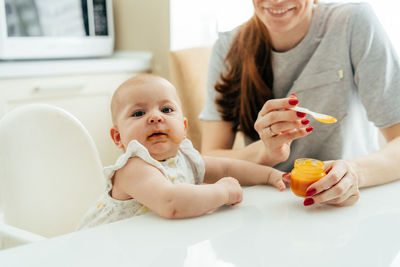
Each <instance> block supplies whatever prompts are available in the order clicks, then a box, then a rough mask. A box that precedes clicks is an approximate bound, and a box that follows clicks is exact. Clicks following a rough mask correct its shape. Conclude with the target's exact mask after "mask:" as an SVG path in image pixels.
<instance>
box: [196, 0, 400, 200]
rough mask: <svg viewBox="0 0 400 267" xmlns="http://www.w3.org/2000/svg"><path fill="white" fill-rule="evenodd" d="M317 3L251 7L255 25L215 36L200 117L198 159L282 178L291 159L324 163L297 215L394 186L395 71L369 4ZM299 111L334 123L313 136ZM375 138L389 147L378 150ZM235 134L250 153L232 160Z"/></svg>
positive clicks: (398, 143) (399, 96) (399, 116)
mask: <svg viewBox="0 0 400 267" xmlns="http://www.w3.org/2000/svg"><path fill="white" fill-rule="evenodd" d="M316 2H317V1H314V3H313V2H312V0H253V4H254V9H255V15H254V16H253V17H252V18H251V19H250V20H249V21H248V22H247V23H245V24H243V25H242V26H241V27H239V28H237V29H235V30H233V31H231V32H227V33H223V34H221V35H220V38H219V40H218V41H217V43H216V44H215V45H214V48H213V52H212V56H211V59H210V67H209V74H208V84H207V87H208V96H207V100H206V106H205V108H204V110H203V111H202V113H201V114H200V119H202V120H204V123H203V125H204V128H203V134H202V152H203V153H205V154H209V155H217V156H227V157H232V158H242V159H246V160H249V161H254V162H258V163H261V164H265V165H270V166H275V167H276V168H278V169H280V170H283V171H286V172H288V171H290V170H291V168H292V167H293V162H294V160H295V159H296V158H302V157H310V158H316V159H320V160H324V161H328V162H326V164H327V166H328V168H327V171H328V175H327V176H326V177H324V178H323V179H321V180H320V181H318V182H316V183H314V184H312V185H311V186H310V187H309V188H308V190H307V195H308V197H307V198H306V199H305V200H304V205H312V204H315V203H326V204H333V205H338V206H344V205H350V204H353V203H355V202H356V201H357V200H358V198H359V195H360V193H359V188H360V187H367V186H373V185H378V184H383V183H387V182H390V181H393V180H397V179H399V178H400V170H399V168H397V164H398V162H400V137H399V136H400V123H399V122H400V105H399V102H400V91H399V89H400V64H399V59H398V56H397V55H396V52H395V50H394V48H393V47H392V45H391V44H390V41H389V39H388V37H387V36H386V34H385V32H384V30H383V29H382V26H381V25H380V23H379V21H378V19H377V18H376V16H375V15H374V13H373V11H372V10H371V8H370V6H369V5H368V4H365V3H346V4H344V3H325V4H323V3H319V4H318V3H316ZM297 104H299V105H300V106H303V107H306V108H309V109H311V110H313V111H317V112H320V113H324V114H329V115H332V116H334V117H336V118H337V119H338V122H337V123H335V124H322V123H319V122H316V121H312V122H311V123H312V126H310V125H309V123H310V121H309V120H308V119H305V118H304V116H305V114H304V113H299V112H295V111H292V110H290V109H289V108H290V107H294V106H296V105H297ZM378 128H379V130H380V131H381V133H382V134H383V136H384V137H385V138H386V141H387V142H388V143H387V145H386V146H385V147H383V148H382V149H380V150H379V146H378V138H377V134H378ZM237 131H242V132H243V133H244V134H245V136H246V145H247V146H246V147H245V148H243V149H239V150H232V144H233V141H234V137H235V133H236V132H237ZM329 160H331V161H329ZM286 178H290V175H288V174H287V175H286Z"/></svg>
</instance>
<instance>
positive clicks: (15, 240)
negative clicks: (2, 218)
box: [0, 222, 47, 249]
mask: <svg viewBox="0 0 400 267" xmlns="http://www.w3.org/2000/svg"><path fill="white" fill-rule="evenodd" d="M45 239H47V238H46V237H44V236H41V235H38V234H34V233H32V232H29V231H25V230H22V229H20V228H17V227H14V226H11V225H8V224H5V223H3V222H1V223H0V245H1V246H0V249H5V248H11V247H15V246H19V245H24V244H28V243H32V242H37V241H41V240H45Z"/></svg>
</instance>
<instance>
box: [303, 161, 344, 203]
mask: <svg viewBox="0 0 400 267" xmlns="http://www.w3.org/2000/svg"><path fill="white" fill-rule="evenodd" d="M346 173H347V168H346V165H344V164H341V163H339V162H337V163H336V164H335V165H333V166H332V169H330V171H329V172H328V174H327V175H326V176H325V177H323V178H322V179H320V180H318V181H316V182H315V183H313V184H312V185H310V186H309V187H308V188H307V193H308V196H311V195H315V194H319V193H321V192H322V191H325V190H327V189H329V188H331V187H333V186H334V185H335V184H337V183H338V182H339V181H340V180H341V179H342V178H343V177H344V176H345V175H346ZM310 192H312V193H310Z"/></svg>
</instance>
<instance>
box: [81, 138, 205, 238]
mask: <svg viewBox="0 0 400 267" xmlns="http://www.w3.org/2000/svg"><path fill="white" fill-rule="evenodd" d="M132 157H140V158H141V159H143V160H144V161H146V162H147V163H149V164H151V165H153V166H154V167H156V168H158V169H159V170H160V171H161V172H162V173H163V174H164V175H165V178H166V179H168V180H170V181H171V182H172V183H174V184H179V183H188V184H201V183H202V182H203V180H204V173H205V165H204V160H203V158H202V157H201V155H200V153H199V152H198V151H197V150H196V149H195V148H194V147H193V145H192V142H191V141H190V140H189V139H185V140H183V141H182V143H181V144H180V146H179V149H178V154H177V155H176V156H175V157H173V158H169V159H167V160H165V161H162V162H160V161H157V160H155V159H154V158H152V157H151V156H150V154H149V152H148V151H147V149H146V148H145V147H144V146H143V145H141V144H140V143H139V142H138V141H136V140H132V141H131V142H130V143H129V144H128V147H127V149H126V152H125V153H124V154H123V155H121V156H120V157H119V158H118V160H117V161H116V163H115V164H114V165H111V166H108V167H105V168H104V170H103V173H104V177H105V179H106V187H105V192H104V193H103V194H102V196H101V197H100V198H99V200H98V201H97V202H96V203H95V205H93V206H92V207H91V208H90V209H89V210H88V212H87V213H86V215H85V216H84V218H83V220H82V222H81V223H80V225H79V226H78V228H77V230H80V229H84V228H89V227H93V226H97V225H101V224H106V223H110V222H115V221H119V220H122V219H126V218H130V217H133V216H137V215H142V214H144V213H146V212H148V211H150V209H148V208H147V207H146V206H144V205H142V204H141V203H139V202H138V201H137V200H135V199H128V200H117V199H114V198H112V197H111V195H110V193H111V189H112V183H111V179H112V177H113V176H114V173H115V171H116V170H118V169H121V168H122V167H123V166H125V164H126V163H127V161H128V159H129V158H132Z"/></svg>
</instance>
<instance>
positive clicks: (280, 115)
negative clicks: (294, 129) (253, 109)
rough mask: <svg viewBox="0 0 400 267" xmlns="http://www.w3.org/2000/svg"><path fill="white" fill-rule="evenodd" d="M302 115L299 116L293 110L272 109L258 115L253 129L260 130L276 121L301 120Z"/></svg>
mask: <svg viewBox="0 0 400 267" xmlns="http://www.w3.org/2000/svg"><path fill="white" fill-rule="evenodd" d="M301 119H303V117H299V116H298V115H297V112H295V111H293V110H274V111H271V112H268V113H267V114H265V115H264V116H259V117H258V118H257V120H256V122H255V123H254V129H256V131H261V130H262V129H263V128H266V127H269V126H271V125H273V124H276V123H282V122H295V121H299V123H300V121H301Z"/></svg>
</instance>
